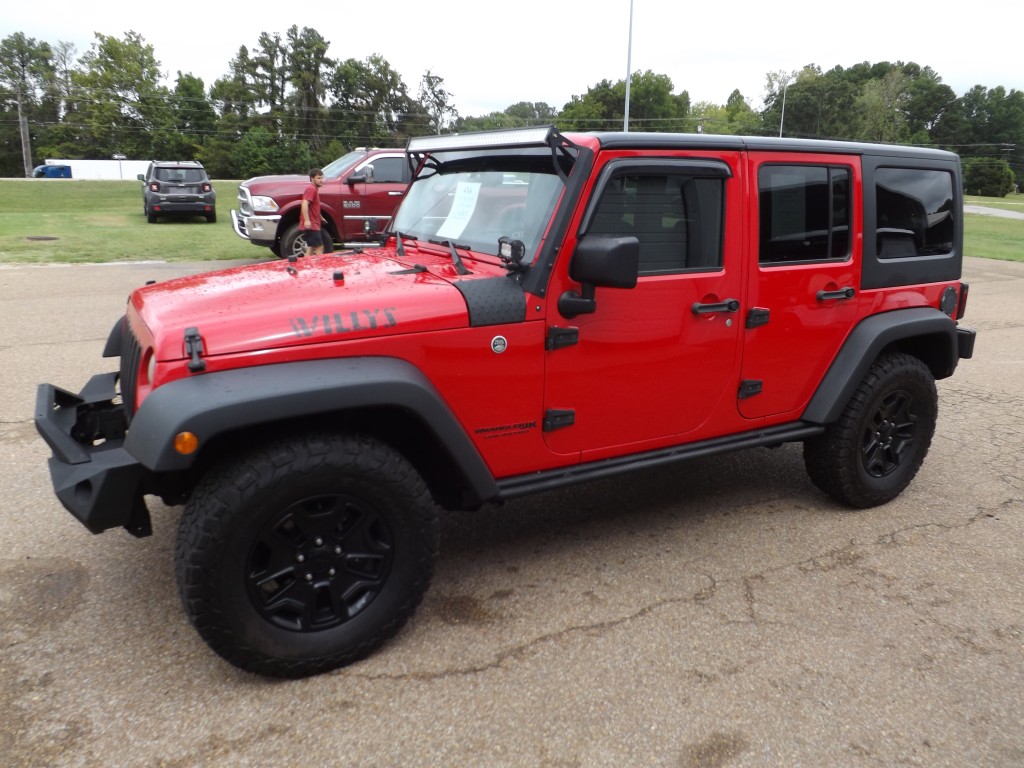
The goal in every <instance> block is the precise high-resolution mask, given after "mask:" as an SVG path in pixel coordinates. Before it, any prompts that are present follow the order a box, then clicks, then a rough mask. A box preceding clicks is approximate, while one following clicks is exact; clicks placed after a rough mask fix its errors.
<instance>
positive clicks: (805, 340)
mask: <svg viewBox="0 0 1024 768" xmlns="http://www.w3.org/2000/svg"><path fill="white" fill-rule="evenodd" d="M748 172H749V175H748V178H749V179H750V184H751V186H752V187H753V185H756V189H757V204H756V206H753V207H752V210H751V211H750V215H749V220H748V224H749V241H750V243H751V246H752V247H751V254H750V258H751V259H756V265H753V268H752V269H751V270H749V273H748V274H749V278H748V280H749V284H748V286H747V297H748V301H747V306H746V307H745V308H744V309H745V316H744V321H743V322H744V344H743V365H742V374H741V381H740V389H739V397H740V399H739V409H740V413H741V414H742V415H743V416H744V417H746V418H748V419H756V418H760V417H770V416H776V415H782V414H787V418H788V417H796V416H798V415H799V413H800V412H801V411H802V410H803V407H804V405H805V404H806V403H807V401H808V400H809V399H810V397H811V396H812V394H813V393H814V389H815V387H816V386H817V384H818V382H819V381H820V379H821V377H822V376H823V375H824V373H825V371H826V370H827V369H828V366H829V364H830V363H831V361H832V359H833V357H834V356H835V354H836V353H837V352H838V350H839V348H840V347H841V346H842V343H843V341H844V340H845V338H846V336H847V334H848V333H849V332H850V330H851V329H852V327H853V325H854V324H855V323H856V321H857V317H858V311H859V308H858V305H859V302H860V295H859V293H860V291H859V289H860V263H861V248H862V245H863V242H862V236H861V230H860V226H859V222H860V221H861V220H862V211H861V171H860V162H859V157H857V156H853V155H799V156H794V155H792V154H785V155H783V154H779V153H751V154H750V155H749V156H748Z"/></svg>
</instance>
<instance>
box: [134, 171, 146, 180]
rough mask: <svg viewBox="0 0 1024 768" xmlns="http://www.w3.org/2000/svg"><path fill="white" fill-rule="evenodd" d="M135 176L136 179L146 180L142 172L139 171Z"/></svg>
mask: <svg viewBox="0 0 1024 768" xmlns="http://www.w3.org/2000/svg"><path fill="white" fill-rule="evenodd" d="M135 178H137V179H138V180H139V181H145V180H146V176H145V174H142V173H140V174H139V175H138V176H136V177H135Z"/></svg>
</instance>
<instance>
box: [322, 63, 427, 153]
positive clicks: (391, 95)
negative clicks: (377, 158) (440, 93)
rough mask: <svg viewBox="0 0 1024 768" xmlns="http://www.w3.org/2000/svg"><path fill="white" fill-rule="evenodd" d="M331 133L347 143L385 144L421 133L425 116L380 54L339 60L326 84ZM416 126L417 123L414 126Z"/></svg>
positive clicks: (352, 145)
mask: <svg viewBox="0 0 1024 768" xmlns="http://www.w3.org/2000/svg"><path fill="white" fill-rule="evenodd" d="M328 92H329V94H330V96H331V99H332V100H331V104H330V120H331V122H330V126H331V128H330V135H331V136H333V137H334V138H336V139H338V140H339V141H341V142H342V143H343V144H344V145H345V146H346V147H349V148H351V147H356V146H388V145H394V144H396V143H398V142H399V141H401V137H402V136H403V135H410V134H409V133H407V132H406V130H405V129H407V128H410V127H412V129H413V130H412V133H424V132H425V130H424V128H425V127H426V126H427V125H428V119H429V118H428V116H427V115H426V113H425V112H424V111H423V109H422V107H420V106H418V105H417V104H416V102H415V101H414V100H413V99H411V98H410V97H409V94H408V88H407V87H406V85H405V83H404V82H403V80H402V77H401V76H400V75H399V74H398V72H396V71H395V70H394V69H393V68H392V67H391V65H390V64H389V63H388V62H387V60H386V59H385V58H384V57H383V56H380V55H379V54H374V55H372V56H369V57H367V58H366V60H365V61H356V60H355V59H346V60H345V61H343V62H341V63H339V64H338V66H337V67H336V69H335V71H334V73H333V75H332V77H331V81H330V84H329V88H328ZM417 126H418V127H417Z"/></svg>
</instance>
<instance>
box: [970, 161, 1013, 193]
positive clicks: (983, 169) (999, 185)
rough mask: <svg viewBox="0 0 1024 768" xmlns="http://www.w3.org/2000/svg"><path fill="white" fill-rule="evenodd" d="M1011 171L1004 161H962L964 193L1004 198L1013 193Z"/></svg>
mask: <svg viewBox="0 0 1024 768" xmlns="http://www.w3.org/2000/svg"><path fill="white" fill-rule="evenodd" d="M1015 186H1016V185H1015V184H1014V179H1013V171H1012V170H1010V166H1009V164H1008V163H1007V162H1006V161H1005V160H1000V159H997V158H994V157H976V158H972V159H969V160H965V161H964V191H965V192H967V193H968V194H973V195H984V196H985V197H1006V195H1008V194H1009V193H1010V192H1012V191H1013V189H1014V187H1015Z"/></svg>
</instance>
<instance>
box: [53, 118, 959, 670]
mask: <svg viewBox="0 0 1024 768" xmlns="http://www.w3.org/2000/svg"><path fill="white" fill-rule="evenodd" d="M407 162H408V164H409V166H410V167H411V168H412V169H414V176H413V181H412V184H411V185H410V187H409V191H408V193H407V195H406V197H405V199H404V200H403V202H402V205H401V207H400V208H399V210H398V212H397V214H396V216H395V219H394V221H393V223H392V226H391V229H390V231H389V232H388V233H387V235H388V237H387V242H386V243H385V244H383V245H381V246H375V247H371V248H367V249H365V250H362V249H354V250H350V251H345V252H340V253H335V254H328V255H324V256H322V257H317V258H312V259H304V260H302V261H300V262H296V263H294V264H291V263H285V262H267V263H263V264H258V265H252V266H246V267H241V268H236V269H232V270H229V271H225V272H211V273H208V274H203V275H197V276H192V277H186V278H182V279H179V280H172V281H169V282H166V283H163V284H154V285H149V286H146V287H143V288H140V289H138V290H137V291H135V293H134V294H133V295H132V296H131V297H130V299H129V301H128V305H127V312H126V315H125V316H124V317H123V318H121V319H119V320H118V321H117V323H116V325H115V326H114V329H113V331H112V333H111V335H110V338H109V340H108V341H107V345H106V349H105V351H104V355H105V356H108V357H120V361H121V362H120V371H112V372H110V373H104V374H99V375H97V376H95V377H93V378H92V379H91V380H90V381H89V383H88V384H87V385H86V386H85V388H84V389H83V390H82V391H81V392H80V393H79V394H77V395H76V394H73V393H71V392H68V391H66V390H63V389H59V388H57V387H55V386H52V385H46V384H44V385H41V386H40V389H39V399H38V405H37V414H36V424H37V428H38V429H39V432H40V433H41V434H42V436H43V437H44V438H45V439H46V441H47V442H48V443H49V445H50V447H51V449H52V451H53V457H52V459H51V460H50V469H51V474H52V478H53V485H54V488H55V490H56V493H57V495H58V497H59V498H60V500H61V502H62V503H63V504H64V505H65V506H66V507H67V508H68V509H69V510H70V511H71V512H72V513H73V514H74V515H75V516H76V517H77V518H78V519H79V520H80V521H81V522H82V523H83V524H84V525H85V526H86V527H87V528H88V529H89V530H90V531H93V532H100V531H103V530H106V529H109V528H113V527H117V526H124V527H125V528H127V529H128V530H129V531H130V532H131V533H133V534H135V535H138V536H142V535H146V534H148V533H149V532H150V518H149V511H148V510H147V507H146V502H145V500H144V496H146V495H148V494H152V495H156V496H159V497H161V498H162V499H163V501H164V502H165V503H167V504H180V503H185V504H186V507H185V510H184V513H183V515H182V518H181V522H180V529H179V534H178V541H177V549H176V555H175V565H176V572H177V580H178V586H179V590H180V593H181V596H182V600H183V602H184V605H185V609H186V611H187V612H188V615H189V616H190V618H191V621H192V623H193V624H194V625H195V627H196V629H197V630H198V631H199V633H200V634H201V635H202V637H203V638H204V639H205V640H206V642H207V643H209V645H210V646H211V647H212V648H213V649H214V650H215V651H216V652H217V653H219V654H220V655H221V656H223V657H224V658H225V659H227V660H229V661H230V662H231V663H233V664H236V665H238V666H239V667H241V668H244V669H247V670H251V671H254V672H258V673H263V674H270V675H280V676H302V675H308V674H314V673H317V672H321V671H324V670H328V669H332V668H334V667H338V666H341V665H344V664H347V663H349V662H352V661H354V660H356V659H359V658H361V657H363V656H365V655H366V654H368V653H370V652H371V651H372V650H373V649H374V648H376V647H377V646H379V645H380V644H381V643H382V642H384V641H385V640H386V639H387V638H389V637H390V636H392V635H394V634H395V633H396V632H397V631H398V630H399V628H400V627H401V626H402V625H403V624H404V623H405V621H406V620H407V619H408V618H409V616H410V615H411V614H412V613H413V611H414V609H415V607H416V605H417V604H418V603H419V601H420V599H421V597H422V595H423V593H424V591H425V590H426V589H427V585H428V583H429V582H430V579H431V574H432V572H433V567H434V561H435V558H436V556H437V549H438V510H439V508H445V509H468V508H477V507H482V506H484V505H486V504H493V503H500V502H502V501H504V500H506V499H511V498H514V497H517V496H520V495H522V494H527V493H533V492H537V491H545V490H548V489H553V488H558V487H561V486H566V485H569V484H572V483H579V482H582V481H586V480H591V479H594V478H602V477H608V476H612V475H617V474H619V473H623V472H626V471H629V470H633V469H637V468H641V467H651V466H655V465H664V464H667V463H669V462H675V461H680V460H684V459H687V458H690V457H695V456H706V455H709V454H713V453H717V452H723V451H732V450H737V449H742V448H749V447H752V446H774V445H777V444H780V443H784V442H802V443H803V445H804V456H805V459H806V466H807V470H808V473H809V475H810V478H811V480H812V481H813V483H814V484H815V485H816V486H818V487H819V488H820V489H822V490H823V491H824V492H825V493H827V494H828V495H830V496H831V497H832V498H834V499H835V500H836V501H837V502H839V503H840V504H844V505H848V506H852V507H868V506H872V505H877V504H884V503H885V502H887V501H889V500H890V499H892V498H894V497H895V496H897V495H898V494H899V493H900V492H901V491H902V490H903V489H904V488H905V487H906V486H907V485H908V484H909V483H910V482H911V480H912V479H913V477H914V475H915V474H916V473H917V471H918V468H919V467H920V466H921V462H922V461H923V460H924V458H925V454H926V453H927V452H928V447H929V444H930V442H931V439H932V434H933V431H934V428H935V423H936V413H937V407H938V405H937V395H936V387H935V380H936V379H941V378H944V377H947V376H951V375H952V374H953V372H954V370H955V369H956V366H957V363H958V361H959V360H960V359H961V358H969V357H970V356H971V353H972V350H973V344H974V331H972V330H969V329H966V328H963V327H961V326H960V325H959V324H958V320H959V319H960V318H961V317H963V314H964V309H965V306H966V300H967V286H966V285H964V284H963V283H961V282H960V271H961V260H962V252H963V248H962V238H963V225H962V219H963V217H962V199H961V184H960V163H959V160H958V158H957V157H956V155H953V154H950V153H947V152H942V151H937V150H930V149H918V148H909V147H894V146H878V145H869V144H852V143H840V142H822V141H801V140H790V139H770V138H743V137H736V136H709V135H675V134H649V133H603V134H567V135H563V134H560V133H559V132H557V131H556V130H555V129H554V128H552V127H547V128H531V129H521V130H509V131H496V132H490V133H482V134H468V135H462V136H432V137H426V138H420V139H413V140H412V141H410V142H409V145H408V148H407Z"/></svg>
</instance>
